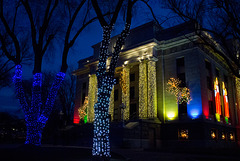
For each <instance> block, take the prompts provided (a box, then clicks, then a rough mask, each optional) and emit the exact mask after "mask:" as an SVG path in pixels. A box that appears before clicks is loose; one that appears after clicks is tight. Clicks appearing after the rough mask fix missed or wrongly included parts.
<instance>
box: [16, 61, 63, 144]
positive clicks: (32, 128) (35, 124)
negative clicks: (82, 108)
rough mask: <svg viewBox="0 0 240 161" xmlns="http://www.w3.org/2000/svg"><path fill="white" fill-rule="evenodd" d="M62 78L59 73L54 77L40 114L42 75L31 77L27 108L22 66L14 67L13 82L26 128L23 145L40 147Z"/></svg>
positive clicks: (37, 74)
mask: <svg viewBox="0 0 240 161" xmlns="http://www.w3.org/2000/svg"><path fill="white" fill-rule="evenodd" d="M64 78H65V73H62V72H59V73H58V74H57V75H56V78H55V81H54V83H53V84H52V87H51V90H50V92H49V95H48V98H47V101H46V104H45V107H44V108H43V111H42V112H41V106H42V100H41V86H42V74H41V73H36V74H34V75H33V85H32V87H33V88H32V101H31V106H29V105H28V103H27V101H26V98H25V93H24V90H23V87H22V66H21V65H16V67H15V75H14V76H13V82H14V84H15V88H16V93H17V98H18V99H19V102H20V105H21V108H22V109H23V112H24V114H25V121H26V127H27V134H26V141H25V144H33V145H37V146H39V145H41V138H42V131H43V128H44V127H45V125H46V122H47V120H48V118H49V116H50V114H51V111H52V108H53V105H54V102H55V98H56V95H57V92H58V90H59V88H60V85H61V83H62V81H63V80H64Z"/></svg>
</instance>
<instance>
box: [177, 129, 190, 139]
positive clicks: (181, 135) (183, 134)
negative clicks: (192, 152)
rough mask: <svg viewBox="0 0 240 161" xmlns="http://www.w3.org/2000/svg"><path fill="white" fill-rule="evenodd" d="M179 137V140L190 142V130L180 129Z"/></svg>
mask: <svg viewBox="0 0 240 161" xmlns="http://www.w3.org/2000/svg"><path fill="white" fill-rule="evenodd" d="M178 137H179V139H182V140H188V138H189V136H188V129H180V130H179V131H178Z"/></svg>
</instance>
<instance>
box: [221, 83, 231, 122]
mask: <svg viewBox="0 0 240 161" xmlns="http://www.w3.org/2000/svg"><path fill="white" fill-rule="evenodd" d="M222 88H223V103H224V111H225V121H226V123H228V119H229V117H230V115H229V105H228V95H227V89H226V87H225V84H224V82H222Z"/></svg>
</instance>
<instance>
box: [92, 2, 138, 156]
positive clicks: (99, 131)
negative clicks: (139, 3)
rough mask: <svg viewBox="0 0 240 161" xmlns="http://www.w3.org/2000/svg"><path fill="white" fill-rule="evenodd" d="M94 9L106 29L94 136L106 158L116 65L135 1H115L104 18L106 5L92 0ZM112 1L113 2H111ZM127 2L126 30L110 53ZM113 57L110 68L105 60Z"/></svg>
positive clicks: (99, 153) (97, 152) (95, 152)
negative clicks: (110, 45)
mask: <svg viewBox="0 0 240 161" xmlns="http://www.w3.org/2000/svg"><path fill="white" fill-rule="evenodd" d="M91 1H92V5H93V8H94V10H95V12H96V14H97V17H98V20H99V22H100V24H101V26H102V29H103V38H102V42H101V46H100V53H99V63H98V70H97V80H98V99H97V103H96V104H95V106H94V110H95V119H94V138H93V151H92V154H93V156H96V157H101V158H102V159H103V160H108V159H109V158H110V143H109V114H108V109H109V101H110V94H111V91H112V88H113V85H114V73H115V68H116V66H117V61H118V57H119V53H120V51H121V47H122V46H123V45H124V42H125V40H126V37H127V36H128V34H129V31H130V25H131V19H132V8H133V5H134V4H135V2H136V0H127V1H124V0H119V1H117V3H116V1H115V3H112V4H114V5H115V7H114V8H115V9H114V11H113V14H112V16H108V17H107V18H104V16H103V13H102V11H106V10H105V9H106V8H103V6H101V8H100V6H99V4H98V1H97V0H91ZM111 2H112V1H111ZM124 2H126V4H127V14H126V15H127V16H126V24H125V28H124V30H123V31H122V32H121V34H120V35H119V37H118V38H117V41H116V45H115V47H114V51H113V53H112V54H111V55H110V54H109V53H108V48H109V43H110V41H111V37H110V36H111V32H112V29H113V26H114V24H115V22H116V20H117V17H118V15H119V11H120V10H121V8H122V6H123V4H124ZM110 56H111V62H110V67H109V69H107V67H106V61H107V58H108V57H110Z"/></svg>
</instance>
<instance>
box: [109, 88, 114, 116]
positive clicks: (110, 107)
mask: <svg viewBox="0 0 240 161" xmlns="http://www.w3.org/2000/svg"><path fill="white" fill-rule="evenodd" d="M109 115H110V116H111V120H113V117H114V86H113V88H112V92H111V96H110V105H109Z"/></svg>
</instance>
